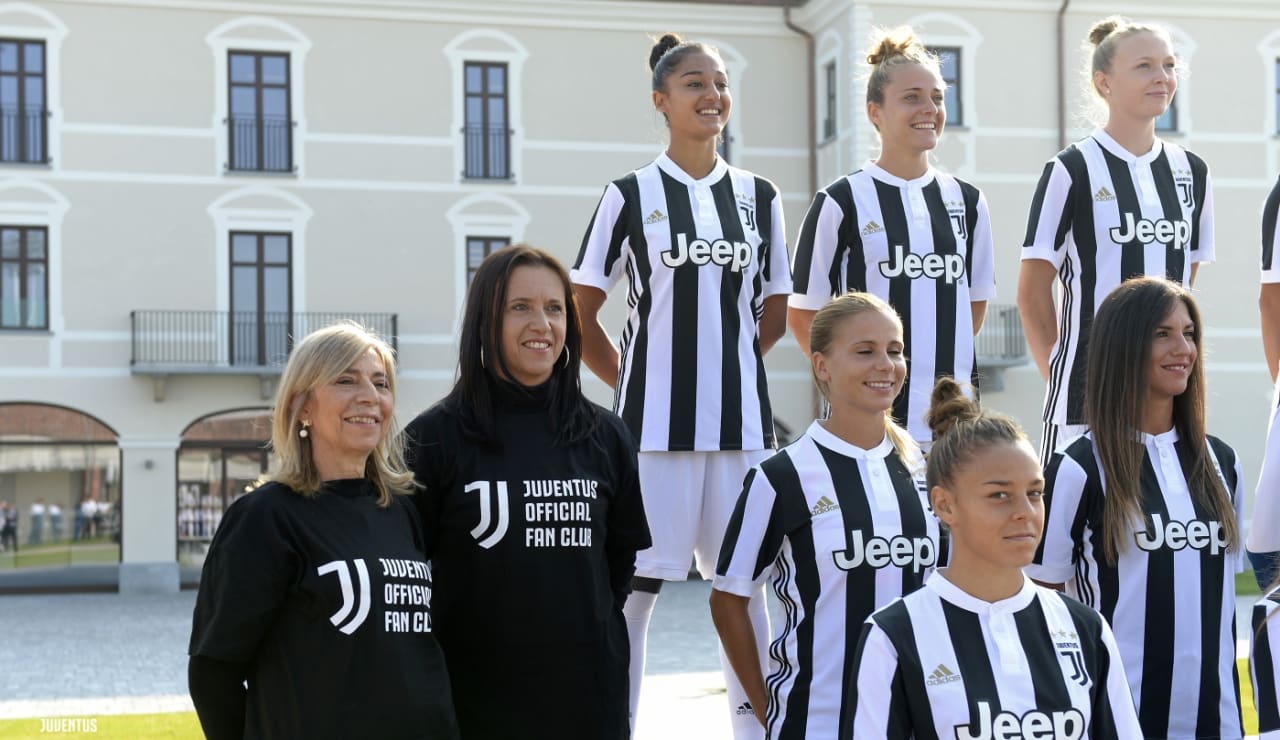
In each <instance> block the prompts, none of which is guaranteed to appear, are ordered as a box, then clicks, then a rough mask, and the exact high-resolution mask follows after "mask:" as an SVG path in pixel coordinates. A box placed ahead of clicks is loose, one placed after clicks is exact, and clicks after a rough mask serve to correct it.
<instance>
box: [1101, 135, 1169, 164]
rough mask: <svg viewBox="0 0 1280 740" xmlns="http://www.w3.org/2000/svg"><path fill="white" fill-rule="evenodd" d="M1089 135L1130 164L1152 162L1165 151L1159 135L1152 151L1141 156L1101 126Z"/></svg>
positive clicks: (1152, 146)
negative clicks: (1134, 153)
mask: <svg viewBox="0 0 1280 740" xmlns="http://www.w3.org/2000/svg"><path fill="white" fill-rule="evenodd" d="M1089 136H1090V137H1091V138H1092V139H1094V140H1095V141H1097V142H1098V143H1099V144H1101V145H1102V147H1103V148H1104V149H1106V150H1107V151H1109V152H1111V153H1112V154H1114V155H1116V156H1117V157H1119V158H1120V159H1123V160H1124V161H1126V162H1128V163H1129V164H1150V163H1151V162H1152V160H1154V159H1155V158H1156V157H1158V156H1160V152H1162V151H1164V142H1163V141H1161V140H1160V137H1159V136H1157V137H1156V140H1155V143H1154V144H1152V145H1151V151H1149V152H1147V153H1146V154H1144V155H1142V156H1141V157H1135V156H1134V155H1133V153H1132V152H1130V151H1129V150H1128V149H1125V148H1124V147H1122V146H1120V142H1118V141H1116V140H1115V139H1113V138H1111V134H1109V133H1107V132H1106V131H1103V130H1102V128H1100V127H1099V128H1095V129H1094V130H1093V133H1092V134H1089Z"/></svg>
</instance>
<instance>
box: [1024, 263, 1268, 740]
mask: <svg viewBox="0 0 1280 740" xmlns="http://www.w3.org/2000/svg"><path fill="white" fill-rule="evenodd" d="M1093 328H1094V331H1093V338H1092V340H1091V341H1090V344H1089V358H1088V367H1089V373H1088V376H1087V378H1086V381H1085V389H1086V391H1087V394H1086V397H1085V419H1086V420H1087V421H1088V423H1089V432H1088V433H1087V434H1085V435H1084V436H1081V437H1079V438H1077V439H1076V440H1074V441H1072V442H1069V443H1067V444H1066V445H1064V446H1063V447H1062V448H1061V449H1060V450H1059V451H1058V452H1056V453H1054V455H1053V456H1052V458H1050V461H1049V464H1048V466H1047V467H1046V469H1045V478H1046V479H1047V481H1048V483H1047V487H1046V489H1045V490H1046V498H1047V504H1046V506H1047V509H1048V514H1047V519H1046V523H1045V535H1044V542H1043V543H1042V544H1041V546H1040V549H1039V550H1038V551H1037V553H1036V557H1035V565H1033V566H1032V567H1030V568H1028V569H1027V572H1028V574H1029V575H1030V576H1031V577H1032V578H1035V579H1036V580H1037V581H1040V582H1041V583H1044V584H1046V585H1051V586H1053V587H1054V588H1062V587H1063V586H1064V585H1065V587H1066V590H1067V593H1068V594H1070V595H1072V596H1074V597H1076V598H1078V599H1080V600H1081V601H1082V602H1084V603H1085V604H1087V605H1089V606H1091V607H1093V608H1095V609H1097V610H1098V611H1099V612H1101V613H1102V616H1103V617H1105V618H1106V620H1107V621H1108V622H1109V623H1110V625H1111V627H1112V629H1113V630H1115V634H1116V639H1117V642H1118V643H1119V645H1120V653H1121V655H1122V656H1123V658H1124V665H1125V672H1126V673H1127V674H1128V676H1129V678H1130V689H1131V690H1132V693H1133V698H1134V702H1135V703H1136V704H1137V707H1138V716H1139V718H1140V719H1141V721H1142V729H1143V734H1144V736H1145V737H1160V738H1165V737H1168V738H1184V737H1185V738H1190V737H1195V738H1239V737H1243V735H1244V732H1243V729H1242V727H1241V720H1240V697H1239V686H1238V684H1237V681H1236V675H1235V672H1236V663H1235V651H1236V640H1235V605H1236V601H1235V598H1236V597H1235V574H1236V573H1238V572H1239V571H1240V570H1241V569H1242V566H1243V558H1242V553H1241V550H1242V548H1241V541H1240V540H1241V538H1240V531H1241V522H1240V514H1241V512H1240V509H1241V505H1242V501H1243V491H1242V489H1241V483H1242V481H1243V475H1242V474H1241V471H1240V462H1239V460H1238V458H1237V457H1236V454H1235V452H1234V451H1233V450H1232V449H1231V448H1230V447H1229V446H1227V445H1226V443H1224V442H1222V441H1221V440H1219V439H1217V438H1216V437H1213V436H1210V435H1208V434H1207V433H1206V431H1205V395H1206V394H1205V372H1204V363H1203V362H1202V361H1201V355H1202V353H1203V349H1202V348H1203V336H1204V324H1203V323H1202V322H1201V319H1200V311H1199V309H1198V308H1197V307H1196V303H1195V301H1194V300H1193V299H1192V298H1191V294H1190V293H1189V292H1187V290H1186V289H1184V288H1183V287H1181V286H1179V285H1178V284H1177V283H1173V282H1170V281H1168V280H1165V279H1163V278H1136V279H1134V280H1130V281H1128V282H1126V283H1124V284H1123V285H1121V286H1120V287H1118V288H1116V289H1115V290H1113V291H1112V292H1111V295H1109V296H1107V298H1106V300H1104V301H1103V302H1102V305H1101V306H1100V307H1099V309H1098V313H1097V316H1095V317H1094V327H1093Z"/></svg>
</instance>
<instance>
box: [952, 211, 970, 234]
mask: <svg viewBox="0 0 1280 740" xmlns="http://www.w3.org/2000/svg"><path fill="white" fill-rule="evenodd" d="M951 230H952V231H954V232H955V233H956V236H958V237H960V238H961V239H968V238H969V224H968V223H966V222H965V220H964V214H963V213H953V214H951Z"/></svg>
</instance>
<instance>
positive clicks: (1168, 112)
mask: <svg viewBox="0 0 1280 740" xmlns="http://www.w3.org/2000/svg"><path fill="white" fill-rule="evenodd" d="M1165 116H1168V117H1169V123H1168V124H1167V125H1165V124H1162V123H1161V121H1163V120H1164V119H1165ZM1155 126H1156V129H1155V130H1156V133H1158V134H1176V133H1178V98H1177V97H1176V96H1175V97H1174V98H1173V100H1170V101H1169V107H1168V108H1165V111H1164V113H1162V114H1160V116H1159V117H1158V118H1156V121H1155Z"/></svg>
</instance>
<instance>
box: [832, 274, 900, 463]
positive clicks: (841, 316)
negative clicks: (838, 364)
mask: <svg viewBox="0 0 1280 740" xmlns="http://www.w3.org/2000/svg"><path fill="white" fill-rule="evenodd" d="M867 311H875V312H876V313H879V314H880V315H882V316H884V317H885V318H887V319H889V320H890V321H892V322H893V323H894V325H895V326H897V327H898V331H899V332H901V331H902V319H901V318H900V317H899V316H898V312H897V311H895V310H893V306H890V305H889V304H888V303H885V302H884V300H882V299H881V298H880V297H879V296H875V295H872V294H871V293H860V292H858V291H855V290H851V291H849V292H848V293H845V294H844V295H839V296H836V297H835V298H832V299H831V300H829V301H827V303H826V305H825V306H823V307H822V308H820V309H818V312H817V313H816V314H814V315H813V323H812V324H810V325H809V351H810V352H811V353H812V352H821V353H823V354H826V352H828V351H829V350H830V349H831V343H832V342H833V341H834V340H835V334H836V329H837V328H838V327H839V326H840V325H841V324H843V323H844V322H845V321H848V320H849V319H852V318H853V317H855V316H858V315H859V314H863V313H866V312H867ZM809 372H810V373H812V374H813V383H814V385H816V386H817V387H818V391H819V392H820V393H822V397H823V398H825V399H827V401H828V402H830V401H831V396H830V393H831V389H830V387H829V386H828V385H827V384H826V383H824V382H823V381H822V380H821V379H819V378H818V370H817V368H815V367H814V366H813V362H812V357H810V363H809ZM884 433H885V435H886V436H887V437H889V441H891V442H892V443H893V448H894V449H895V450H897V452H898V457H900V458H902V460H903V461H904V462H907V463H908V467H910V461H911V460H917V459H919V457H920V447H919V445H917V444H916V442H915V440H914V439H912V438H911V435H910V434H908V433H907V430H905V429H903V428H902V427H901V426H900V425H899V424H898V423H897V422H895V421H894V420H893V409H892V408H888V409H885V412H884Z"/></svg>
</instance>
